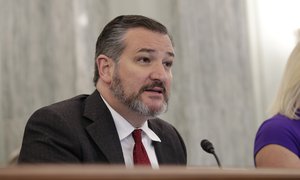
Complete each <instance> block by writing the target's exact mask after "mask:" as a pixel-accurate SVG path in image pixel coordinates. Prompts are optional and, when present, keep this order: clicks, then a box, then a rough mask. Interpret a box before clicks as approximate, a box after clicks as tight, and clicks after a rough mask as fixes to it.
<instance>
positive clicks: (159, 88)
mask: <svg viewBox="0 0 300 180" xmlns="http://www.w3.org/2000/svg"><path fill="white" fill-rule="evenodd" d="M145 91H148V92H155V93H159V94H162V93H163V92H164V89H163V88H161V87H154V88H149V89H145Z"/></svg>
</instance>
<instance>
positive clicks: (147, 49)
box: [137, 48, 175, 57]
mask: <svg viewBox="0 0 300 180" xmlns="http://www.w3.org/2000/svg"><path fill="white" fill-rule="evenodd" d="M137 52H147V53H154V52H155V50H154V49H149V48H141V49H139V50H138V51H137ZM166 54H168V55H169V56H171V57H175V54H174V53H173V52H170V51H168V52H166Z"/></svg>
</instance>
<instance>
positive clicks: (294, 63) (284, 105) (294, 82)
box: [269, 42, 300, 120]
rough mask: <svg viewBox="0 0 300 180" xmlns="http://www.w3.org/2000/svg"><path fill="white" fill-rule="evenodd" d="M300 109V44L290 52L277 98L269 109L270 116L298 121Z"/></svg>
mask: <svg viewBox="0 0 300 180" xmlns="http://www.w3.org/2000/svg"><path fill="white" fill-rule="evenodd" d="M298 109H300V43H299V42H298V44H297V45H296V47H295V48H294V50H293V51H292V53H291V55H290V57H289V59H288V62H287V64H286V67H285V70H284V74H283V77H282V80H281V84H280V86H279V89H278V92H277V96H276V97H275V100H274V102H273V104H272V105H271V107H270V110H269V111H270V115H275V114H278V113H280V114H282V115H285V116H287V117H288V118H290V119H297V120H299V119H300V117H299V114H298V115H297V113H296V112H297V110H298Z"/></svg>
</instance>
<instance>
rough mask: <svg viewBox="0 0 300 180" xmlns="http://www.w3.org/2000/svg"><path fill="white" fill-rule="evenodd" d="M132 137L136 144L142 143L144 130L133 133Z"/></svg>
mask: <svg viewBox="0 0 300 180" xmlns="http://www.w3.org/2000/svg"><path fill="white" fill-rule="evenodd" d="M132 136H133V139H134V142H135V143H141V142H142V130H141V129H135V130H134V131H133V132H132Z"/></svg>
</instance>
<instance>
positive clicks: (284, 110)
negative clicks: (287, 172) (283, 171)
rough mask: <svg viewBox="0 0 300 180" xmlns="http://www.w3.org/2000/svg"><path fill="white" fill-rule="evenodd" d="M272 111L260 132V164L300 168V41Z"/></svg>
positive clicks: (257, 156)
mask: <svg viewBox="0 0 300 180" xmlns="http://www.w3.org/2000/svg"><path fill="white" fill-rule="evenodd" d="M270 114H271V116H272V117H271V118H269V119H268V120H266V121H265V122H263V123H262V125H261V126H260V128H259V129H258V131H257V134H256V138H255V143H254V161H255V165H256V167H278V168H300V159H299V158H300V43H298V44H297V45H296V47H295V48H294V50H293V52H292V53H291V55H290V57H289V59H288V62H287V65H286V68H285V72H284V74H283V78H282V82H281V85H280V87H279V90H278V93H277V96H276V98H275V101H274V103H273V104H272V105H271V109H270Z"/></svg>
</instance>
